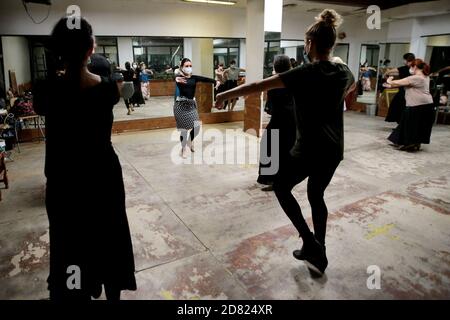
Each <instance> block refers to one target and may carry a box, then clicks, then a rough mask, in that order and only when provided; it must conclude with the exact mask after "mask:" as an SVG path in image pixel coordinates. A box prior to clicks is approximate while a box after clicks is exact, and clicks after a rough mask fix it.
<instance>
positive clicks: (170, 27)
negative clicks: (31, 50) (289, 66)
mask: <svg viewBox="0 0 450 320" xmlns="http://www.w3.org/2000/svg"><path fill="white" fill-rule="evenodd" d="M52 3H53V5H52V7H51V12H50V16H49V18H48V19H47V21H45V22H43V23H42V24H34V23H33V22H32V21H31V19H30V18H29V17H28V16H27V15H26V13H25V10H24V8H23V6H22V1H19V0H2V1H0V12H2V13H4V12H7V13H8V14H2V17H1V19H0V34H3V35H48V34H50V32H51V29H52V27H53V26H54V24H55V23H56V22H57V21H58V19H59V18H60V17H62V16H64V15H65V13H66V9H67V6H69V5H72V4H74V5H78V6H79V7H80V9H81V14H82V15H83V16H85V17H86V18H87V19H88V20H89V22H90V23H91V24H92V26H93V29H94V33H95V34H97V35H104V36H107V35H115V36H143V35H145V36H179V37H221V38H245V27H243V24H242V22H243V21H245V17H246V14H245V8H236V7H228V6H221V7H220V11H218V7H217V6H213V5H200V4H189V3H183V2H181V1H179V2H166V1H164V2H153V1H148V0H110V1H93V0H53V1H52ZM28 6H29V8H30V12H31V13H32V15H33V17H34V18H35V20H41V19H42V17H45V15H46V13H47V7H46V6H44V5H37V4H29V5H28ZM186 16H187V17H188V19H186V18H185V17H186Z"/></svg>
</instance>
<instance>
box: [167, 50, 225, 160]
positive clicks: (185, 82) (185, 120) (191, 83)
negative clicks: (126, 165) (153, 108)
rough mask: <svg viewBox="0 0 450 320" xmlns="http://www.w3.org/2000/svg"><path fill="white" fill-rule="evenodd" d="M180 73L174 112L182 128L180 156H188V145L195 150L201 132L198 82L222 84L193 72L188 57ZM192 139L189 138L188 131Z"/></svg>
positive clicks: (177, 79)
mask: <svg viewBox="0 0 450 320" xmlns="http://www.w3.org/2000/svg"><path fill="white" fill-rule="evenodd" d="M179 70H180V71H179V74H178V76H177V77H176V78H175V81H176V88H177V90H178V95H177V96H176V98H175V104H174V106H173V114H174V116H175V121H176V122H177V129H178V130H180V132H181V133H180V142H181V151H180V156H181V157H182V158H186V157H187V154H186V145H188V146H189V148H190V149H191V152H194V138H195V136H196V135H197V134H198V132H199V130H200V129H199V128H200V118H199V117H198V111H197V102H196V101H195V89H196V87H197V82H209V83H213V84H216V88H217V87H218V86H219V85H220V82H219V81H216V80H214V79H211V78H206V77H202V76H197V75H193V74H192V62H191V60H189V59H188V58H184V59H183V60H181V63H180V68H179ZM189 130H191V131H190V133H189V137H190V139H189V140H188V131H189Z"/></svg>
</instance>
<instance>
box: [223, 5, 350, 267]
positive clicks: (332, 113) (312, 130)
mask: <svg viewBox="0 0 450 320" xmlns="http://www.w3.org/2000/svg"><path fill="white" fill-rule="evenodd" d="M340 21H341V17H340V15H339V14H337V13H336V11H334V10H331V9H325V10H323V11H322V13H321V14H320V15H319V16H318V17H317V18H316V22H315V23H314V24H313V25H311V26H310V27H309V28H308V29H307V31H306V34H305V42H306V43H305V52H306V54H307V56H308V60H310V61H311V63H305V64H303V65H302V66H300V67H297V68H294V69H292V70H289V71H287V72H283V73H280V74H276V75H274V76H271V77H269V78H267V79H264V80H261V81H258V82H254V83H249V84H244V85H241V86H239V87H237V88H235V89H232V90H229V91H227V92H224V93H221V94H218V95H217V100H216V107H218V108H221V107H222V105H223V102H224V101H226V100H230V99H233V98H234V97H238V96H247V95H250V94H254V93H260V92H262V91H266V90H272V89H276V88H286V89H287V90H288V91H289V92H290V93H291V94H292V95H293V96H294V100H295V120H296V127H297V130H296V131H297V133H296V142H295V144H294V146H293V148H292V150H291V152H290V153H291V157H290V158H289V160H288V161H287V162H286V163H285V164H283V165H282V166H280V168H279V172H278V173H277V175H276V178H275V181H274V184H273V189H274V191H275V195H276V197H277V199H278V201H279V203H280V205H281V207H282V208H283V210H284V212H285V213H286V214H287V216H288V217H289V218H290V219H291V221H292V223H293V224H294V226H295V228H296V229H297V231H298V232H299V234H300V237H301V238H302V240H303V247H302V248H301V249H300V250H295V251H294V252H293V255H294V257H295V258H296V259H299V260H303V261H305V262H306V263H307V264H308V266H309V268H310V270H312V271H314V272H317V273H319V274H323V273H324V272H325V269H326V268H327V265H328V259H327V257H326V250H325V233H326V225H327V217H328V210H327V207H326V204H325V201H324V199H323V196H324V192H325V189H326V188H327V186H328V184H329V183H330V181H331V179H332V177H333V175H334V172H335V170H336V168H337V167H338V165H339V163H340V162H341V160H342V159H343V150H344V128H343V102H344V98H345V96H346V95H347V93H348V92H349V91H350V90H351V88H352V86H353V85H354V77H353V75H352V73H351V72H350V70H349V68H348V67H347V66H346V65H344V64H339V63H332V62H330V61H329V60H330V54H331V52H332V49H333V47H334V45H335V42H336V28H337V27H338V26H339V24H340ZM306 178H308V191H307V192H308V200H309V203H310V205H311V211H312V217H313V224H314V234H313V233H312V232H311V231H310V229H309V227H308V224H307V223H306V221H305V219H304V218H303V215H302V211H301V209H300V206H299V204H298V202H297V200H296V199H295V197H294V196H293V194H292V189H293V188H294V187H295V186H296V185H297V184H299V183H300V182H302V181H303V180H304V179H306Z"/></svg>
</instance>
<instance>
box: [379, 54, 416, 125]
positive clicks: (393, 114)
mask: <svg viewBox="0 0 450 320" xmlns="http://www.w3.org/2000/svg"><path fill="white" fill-rule="evenodd" d="M415 58H416V57H415V56H414V53H405V54H404V55H403V59H404V60H405V65H403V66H401V67H398V68H397V69H393V70H389V71H388V72H386V74H385V76H387V77H389V76H394V75H396V76H398V79H399V80H401V79H404V78H406V77H409V76H410V75H411V74H410V73H409V68H410V67H411V65H412V63H413V62H414V59H415ZM405 107H406V100H405V89H404V88H402V87H400V88H398V92H397V93H396V94H395V96H394V98H393V99H392V102H391V105H390V107H389V109H388V113H387V115H386V119H385V121H387V122H397V123H400V120H401V118H402V114H403V110H405Z"/></svg>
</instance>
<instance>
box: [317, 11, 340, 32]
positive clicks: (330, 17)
mask: <svg viewBox="0 0 450 320" xmlns="http://www.w3.org/2000/svg"><path fill="white" fill-rule="evenodd" d="M316 21H317V22H321V21H323V22H325V24H327V25H330V26H333V27H334V28H335V29H337V28H338V27H339V26H340V25H341V23H342V17H341V15H340V14H339V13H337V12H336V11H335V10H333V9H324V10H323V11H322V12H321V13H320V14H319V15H318V16H317V17H316Z"/></svg>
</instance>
